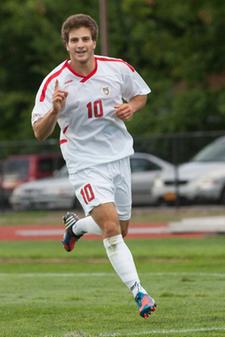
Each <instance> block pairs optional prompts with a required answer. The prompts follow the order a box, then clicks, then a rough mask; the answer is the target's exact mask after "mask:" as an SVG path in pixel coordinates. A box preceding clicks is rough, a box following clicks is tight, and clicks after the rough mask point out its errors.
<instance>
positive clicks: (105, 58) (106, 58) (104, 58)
mask: <svg viewBox="0 0 225 337" xmlns="http://www.w3.org/2000/svg"><path fill="white" fill-rule="evenodd" d="M96 60H97V61H108V62H122V63H124V64H126V65H127V66H128V67H129V68H130V70H131V71H133V72H135V69H134V67H132V66H131V65H130V64H129V63H127V62H125V61H123V60H121V59H115V58H112V57H101V56H100V57H96Z"/></svg>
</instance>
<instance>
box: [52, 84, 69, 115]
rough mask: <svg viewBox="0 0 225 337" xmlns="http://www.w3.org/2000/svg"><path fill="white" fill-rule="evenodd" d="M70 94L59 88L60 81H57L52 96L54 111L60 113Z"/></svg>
mask: <svg viewBox="0 0 225 337" xmlns="http://www.w3.org/2000/svg"><path fill="white" fill-rule="evenodd" d="M67 96H68V92H67V91H64V90H60V89H59V81H58V80H56V81H55V88H54V93H53V96H52V106H53V111H54V112H55V113H56V114H58V113H59V111H61V110H62V109H63V108H64V106H65V103H66V98H67Z"/></svg>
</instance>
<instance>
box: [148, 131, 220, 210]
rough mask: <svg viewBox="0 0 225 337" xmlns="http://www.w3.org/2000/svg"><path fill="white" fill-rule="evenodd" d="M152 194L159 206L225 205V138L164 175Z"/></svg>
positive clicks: (157, 182) (156, 181) (157, 180)
mask: <svg viewBox="0 0 225 337" xmlns="http://www.w3.org/2000/svg"><path fill="white" fill-rule="evenodd" d="M152 194H153V195H154V198H155V199H156V200H158V202H160V201H161V202H166V203H169V204H170V203H176V202H177V201H178V202H179V203H183V202H188V203H194V202H198V201H200V202H214V203H223V204H224V203H225V137H220V138H219V139H217V140H215V141H214V142H212V143H211V144H209V145H207V146H206V147H205V148H203V149H202V150H201V151H200V152H199V153H198V154H197V155H196V156H195V157H194V158H193V159H192V160H191V161H189V162H187V163H184V164H181V165H179V166H178V167H177V168H174V169H169V170H166V171H164V172H163V173H162V174H161V175H160V176H159V177H157V179H155V181H154V184H153V188H152Z"/></svg>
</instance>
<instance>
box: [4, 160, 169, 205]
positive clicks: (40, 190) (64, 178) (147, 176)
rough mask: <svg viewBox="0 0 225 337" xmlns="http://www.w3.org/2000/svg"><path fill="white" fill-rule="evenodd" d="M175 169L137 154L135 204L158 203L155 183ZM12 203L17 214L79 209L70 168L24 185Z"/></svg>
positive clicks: (162, 161) (132, 169)
mask: <svg viewBox="0 0 225 337" xmlns="http://www.w3.org/2000/svg"><path fill="white" fill-rule="evenodd" d="M171 167H173V166H172V164H170V163H168V162H166V161H164V160H162V159H160V158H158V157H156V156H153V155H151V154H147V153H135V154H134V155H133V156H132V157H131V171H132V175H131V177H132V197H133V204H134V205H144V204H151V203H154V200H153V199H152V193H151V188H152V183H153V181H154V179H155V178H156V176H157V175H158V174H159V173H160V172H161V171H162V170H164V169H168V168H171ZM10 203H11V206H12V208H13V209H15V210H24V209H71V208H74V207H77V206H78V205H79V202H78V201H77V199H76V198H75V194H74V190H73V187H72V185H71V183H70V182H69V179H68V173H67V169H66V166H64V167H63V168H62V169H61V170H60V171H59V172H58V173H57V175H56V176H54V177H51V178H47V179H39V180H36V181H33V182H29V183H25V184H22V185H20V186H19V187H18V188H16V189H15V190H14V191H13V193H12V195H11V198H10Z"/></svg>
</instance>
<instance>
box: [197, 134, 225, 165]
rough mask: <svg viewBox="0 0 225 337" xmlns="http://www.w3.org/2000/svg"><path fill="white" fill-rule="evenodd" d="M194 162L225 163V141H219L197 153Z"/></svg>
mask: <svg viewBox="0 0 225 337" xmlns="http://www.w3.org/2000/svg"><path fill="white" fill-rule="evenodd" d="M193 161H200V162H210V161H216V162H220V161H221V162H224V161H225V140H224V139H222V140H219V141H216V142H213V143H212V144H209V145H208V146H206V147H204V148H203V149H202V150H201V151H200V152H199V153H197V154H196V155H195V156H194V158H193Z"/></svg>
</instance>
